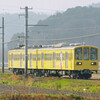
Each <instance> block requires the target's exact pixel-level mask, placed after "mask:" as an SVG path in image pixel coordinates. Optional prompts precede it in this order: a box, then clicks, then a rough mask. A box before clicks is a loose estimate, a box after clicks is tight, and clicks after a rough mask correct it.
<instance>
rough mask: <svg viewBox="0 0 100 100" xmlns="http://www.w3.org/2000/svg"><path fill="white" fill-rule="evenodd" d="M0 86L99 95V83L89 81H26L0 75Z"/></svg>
mask: <svg viewBox="0 0 100 100" xmlns="http://www.w3.org/2000/svg"><path fill="white" fill-rule="evenodd" d="M0 84H8V85H16V86H27V87H37V88H46V89H55V90H69V91H76V92H86V93H100V82H99V81H90V80H73V79H61V78H49V77H48V78H43V77H42V78H33V77H31V76H30V77H29V78H28V79H27V80H26V79H25V78H24V76H22V75H17V76H16V75H13V74H6V75H3V74H0Z"/></svg>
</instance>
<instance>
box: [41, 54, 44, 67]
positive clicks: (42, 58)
mask: <svg viewBox="0 0 100 100" xmlns="http://www.w3.org/2000/svg"><path fill="white" fill-rule="evenodd" d="M41 62H42V66H41V67H42V68H43V67H44V53H42V57H41Z"/></svg>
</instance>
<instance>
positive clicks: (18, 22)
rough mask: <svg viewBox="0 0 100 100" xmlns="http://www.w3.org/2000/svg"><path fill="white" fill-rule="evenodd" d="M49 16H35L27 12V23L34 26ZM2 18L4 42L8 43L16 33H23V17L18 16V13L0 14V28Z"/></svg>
mask: <svg viewBox="0 0 100 100" xmlns="http://www.w3.org/2000/svg"><path fill="white" fill-rule="evenodd" d="M48 16H49V15H46V14H39V13H38V14H36V13H33V12H29V23H30V24H36V23H37V22H38V21H39V20H43V19H46V18H47V17H48ZM2 17H4V18H5V40H6V41H10V40H11V38H12V36H13V35H14V34H16V33H21V32H24V16H19V14H18V13H15V14H10V13H5V14H0V26H1V25H2V24H1V23H2Z"/></svg>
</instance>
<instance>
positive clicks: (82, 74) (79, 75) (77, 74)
mask: <svg viewBox="0 0 100 100" xmlns="http://www.w3.org/2000/svg"><path fill="white" fill-rule="evenodd" d="M10 70H11V71H12V72H13V73H14V74H15V75H19V74H21V75H22V74H24V69H17V68H14V69H10ZM92 73H93V72H92V71H91V70H89V69H84V70H74V71H73V70H49V69H29V70H28V74H31V75H33V76H36V77H42V76H44V77H66V76H69V78H71V79H89V78H91V76H92Z"/></svg>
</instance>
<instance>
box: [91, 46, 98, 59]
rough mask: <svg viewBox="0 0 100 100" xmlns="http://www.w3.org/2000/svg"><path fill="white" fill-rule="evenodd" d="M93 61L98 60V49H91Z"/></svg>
mask: <svg viewBox="0 0 100 100" xmlns="http://www.w3.org/2000/svg"><path fill="white" fill-rule="evenodd" d="M91 60H97V49H96V48H91Z"/></svg>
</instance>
